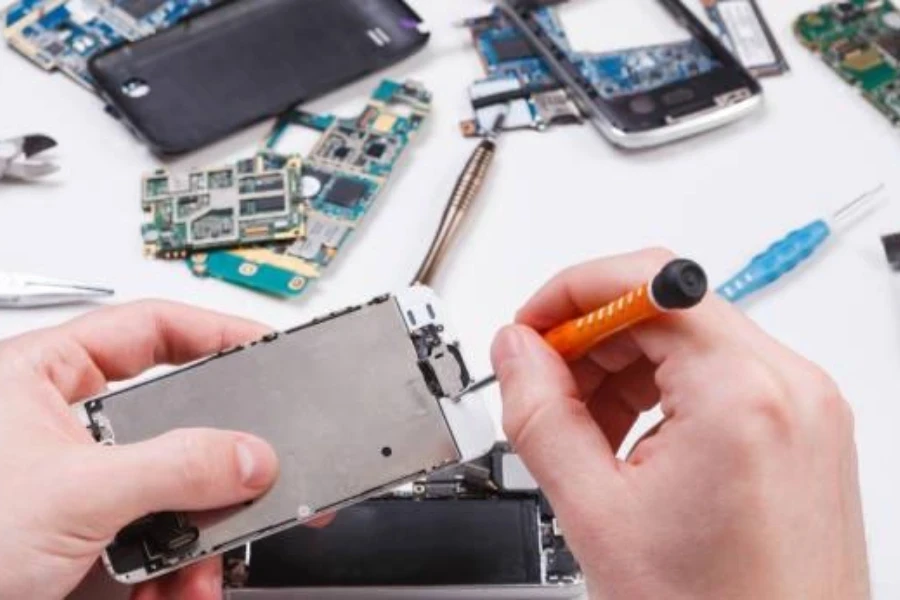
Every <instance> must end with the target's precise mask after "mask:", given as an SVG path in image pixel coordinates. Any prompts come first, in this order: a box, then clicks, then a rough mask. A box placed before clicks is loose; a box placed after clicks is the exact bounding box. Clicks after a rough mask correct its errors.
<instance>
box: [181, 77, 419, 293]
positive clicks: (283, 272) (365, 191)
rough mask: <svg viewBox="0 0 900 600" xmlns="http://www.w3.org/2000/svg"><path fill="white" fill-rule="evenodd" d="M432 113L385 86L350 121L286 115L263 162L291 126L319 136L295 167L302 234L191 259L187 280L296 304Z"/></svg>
mask: <svg viewBox="0 0 900 600" xmlns="http://www.w3.org/2000/svg"><path fill="white" fill-rule="evenodd" d="M430 108H431V93H430V92H428V91H427V90H426V89H425V88H424V87H423V86H421V85H420V84H418V83H415V82H411V81H407V82H405V83H396V82H394V81H390V80H385V81H383V82H382V83H381V84H380V85H379V87H378V88H377V89H376V90H375V92H374V93H373V94H372V97H371V99H370V100H369V102H368V104H367V106H366V107H365V109H364V110H363V111H362V113H361V114H360V115H359V116H358V117H356V118H352V119H344V118H338V117H336V116H333V115H313V114H310V113H306V112H304V111H299V110H295V111H291V112H289V113H287V114H285V115H284V116H282V117H281V118H280V119H279V120H278V122H277V123H276V125H275V127H274V129H273V130H272V134H271V135H270V137H269V138H268V140H267V142H266V150H265V153H264V155H265V154H267V153H271V152H273V151H274V150H275V149H277V147H278V142H279V141H280V140H281V138H282V136H283V134H284V132H285V131H286V130H287V129H288V128H289V127H292V126H300V127H307V128H312V129H315V130H317V131H320V132H321V133H322V135H321V137H320V138H319V140H318V142H317V143H316V144H315V146H314V147H313V149H312V151H311V152H310V154H309V155H308V156H307V157H305V158H304V159H303V160H302V168H301V173H300V179H299V197H300V206H301V210H300V214H301V215H302V219H303V222H302V227H301V232H300V235H299V236H297V237H296V239H293V240H290V241H285V242H280V243H275V244H269V245H264V246H261V247H249V248H241V249H236V250H229V251H218V252H210V253H194V254H192V255H191V256H190V257H189V263H190V266H191V268H192V269H193V271H194V273H195V274H197V275H201V276H212V277H217V278H219V279H223V280H225V281H228V282H230V283H235V284H238V285H242V286H246V287H250V288H253V289H255V290H258V291H262V292H266V293H269V294H274V295H278V296H295V295H298V294H300V293H301V292H302V291H303V290H305V289H306V288H307V287H308V286H309V284H310V283H311V282H312V281H314V280H316V279H318V278H319V277H321V275H322V273H323V271H324V270H325V269H326V268H327V267H328V265H329V264H330V263H331V262H332V260H333V259H334V257H335V256H336V255H337V254H338V252H339V251H340V249H341V248H342V247H343V245H344V244H345V243H346V242H347V240H348V239H349V237H350V235H351V234H352V232H353V231H354V230H356V229H357V228H358V227H359V226H360V224H361V223H362V221H363V218H364V217H365V215H366V213H367V212H368V211H369V210H370V209H371V207H372V205H373V204H374V202H375V200H376V199H377V197H378V196H379V194H380V192H381V191H382V189H383V188H384V186H385V184H386V183H387V180H388V177H389V175H390V174H391V172H392V171H393V169H394V167H395V165H396V164H397V162H398V161H399V160H400V158H401V156H402V155H403V154H404V152H405V150H406V148H407V146H408V145H409V143H410V142H411V141H412V139H413V138H414V137H415V134H416V132H417V131H418V130H419V128H420V127H421V125H422V123H423V122H424V120H425V118H426V116H427V115H428V113H429V111H430Z"/></svg>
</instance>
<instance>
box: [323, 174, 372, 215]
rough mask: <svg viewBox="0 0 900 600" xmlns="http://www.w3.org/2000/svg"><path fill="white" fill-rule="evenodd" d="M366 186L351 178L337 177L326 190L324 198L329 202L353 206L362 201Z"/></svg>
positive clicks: (347, 206)
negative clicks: (326, 194)
mask: <svg viewBox="0 0 900 600" xmlns="http://www.w3.org/2000/svg"><path fill="white" fill-rule="evenodd" d="M367 190H368V187H367V186H366V184H364V183H361V182H359V181H355V180H353V179H338V180H337V181H335V182H334V185H332V186H331V189H330V190H329V191H328V197H327V198H326V200H327V201H328V202H330V203H331V204H336V205H338V206H343V207H344V208H353V207H355V206H357V205H358V204H359V203H360V202H362V200H363V198H364V197H365V195H366V191H367Z"/></svg>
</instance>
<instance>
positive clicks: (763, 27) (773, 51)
mask: <svg viewBox="0 0 900 600" xmlns="http://www.w3.org/2000/svg"><path fill="white" fill-rule="evenodd" d="M701 4H703V7H704V9H705V12H706V15H707V17H708V18H709V20H710V24H711V26H712V28H713V30H714V31H715V32H716V34H717V35H718V36H719V39H720V40H721V41H722V43H723V44H724V45H725V46H726V47H727V48H728V49H729V50H730V51H731V53H732V54H733V55H734V56H735V57H736V58H737V59H738V60H739V61H740V62H741V64H743V65H744V67H746V69H747V70H748V71H750V72H751V73H753V74H754V75H755V76H757V77H768V76H771V75H781V74H782V73H786V72H787V71H788V70H789V69H790V67H789V66H788V63H787V59H785V57H784V53H783V52H782V51H781V47H780V46H779V45H778V40H776V39H775V35H774V34H773V33H772V30H771V29H770V28H769V24H768V23H767V22H766V19H765V17H764V16H763V13H762V10H761V9H760V7H759V4H757V2H756V0H701Z"/></svg>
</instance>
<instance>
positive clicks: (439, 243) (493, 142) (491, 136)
mask: <svg viewBox="0 0 900 600" xmlns="http://www.w3.org/2000/svg"><path fill="white" fill-rule="evenodd" d="M508 112H509V107H508V106H507V107H506V110H504V111H500V112H499V113H498V114H497V117H496V118H495V119H494V125H493V127H492V128H491V130H490V131H489V132H487V134H486V135H485V138H484V139H483V140H482V141H481V143H479V144H478V145H477V146H476V147H475V150H473V151H472V154H471V156H470V157H469V160H468V161H467V162H466V166H465V167H464V168H463V171H462V173H460V175H459V177H458V178H457V180H456V185H455V186H454V187H453V192H452V193H451V194H450V200H449V201H448V202H447V206H446V208H445V209H444V214H443V216H442V217H441V223H440V225H438V230H437V233H435V234H434V239H433V240H432V242H431V247H430V248H429V249H428V254H426V255H425V259H424V260H423V261H422V264H421V265H420V266H419V270H418V271H416V274H415V276H414V277H413V280H412V283H411V284H410V285H415V284H421V285H431V282H432V279H433V278H434V275H435V273H436V272H437V268H438V265H439V264H440V262H441V260H442V259H443V258H444V256H445V255H446V254H447V252H448V251H449V248H450V245H451V243H452V242H453V238H454V237H455V236H456V233H457V231H458V230H459V228H460V226H461V225H462V222H463V220H464V219H465V216H466V213H467V212H468V211H469V208H470V207H471V206H472V204H473V203H474V202H475V199H476V198H477V197H478V194H479V193H480V192H481V188H482V187H484V182H485V180H486V179H487V175H488V170H489V169H490V167H491V164H492V163H493V162H494V156H495V155H496V154H497V136H498V135H499V134H500V130H501V128H502V127H503V123H504V121H505V120H506V115H507V113H508Z"/></svg>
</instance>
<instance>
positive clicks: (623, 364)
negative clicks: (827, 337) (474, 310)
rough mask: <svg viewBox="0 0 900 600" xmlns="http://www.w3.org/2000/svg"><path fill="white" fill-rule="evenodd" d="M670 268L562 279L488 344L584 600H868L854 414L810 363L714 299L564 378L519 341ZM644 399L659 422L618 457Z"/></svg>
mask: <svg viewBox="0 0 900 600" xmlns="http://www.w3.org/2000/svg"><path fill="white" fill-rule="evenodd" d="M670 258H671V254H669V253H667V252H663V251H644V252H639V253H636V254H630V255H626V256H621V257H616V258H610V259H602V260H598V261H595V262H591V263H587V264H584V265H580V266H577V267H573V268H571V269H569V270H567V271H565V272H563V273H562V274H560V275H559V276H557V277H556V278H555V279H553V280H552V281H551V282H550V283H549V284H547V285H546V286H545V287H544V288H543V289H542V290H541V291H539V292H538V293H537V295H536V296H535V297H534V298H532V299H531V300H530V301H529V302H528V303H527V304H526V305H525V307H524V308H523V309H522V310H521V311H520V312H519V314H518V316H517V322H518V325H514V326H511V327H508V328H506V329H505V330H503V331H502V332H501V333H500V334H499V335H498V337H497V340H496V341H495V343H494V348H493V362H494V368H495V370H496V373H497V375H498V377H499V380H500V385H501V390H502V395H503V405H504V428H505V430H506V433H507V435H508V436H509V439H510V441H511V442H512V444H513V446H514V448H515V449H516V451H517V452H518V453H519V454H520V456H521V457H522V459H523V460H524V461H525V463H526V464H527V466H528V467H529V469H530V470H531V472H532V473H533V475H534V477H535V478H536V479H537V481H538V483H539V484H540V485H541V487H542V488H543V490H544V491H545V493H546V494H547V496H548V498H549V500H550V502H551V504H552V505H553V507H554V509H555V511H556V514H557V516H558V518H559V520H560V523H561V525H562V528H563V530H564V532H565V535H566V539H567V540H568V542H569V544H570V546H571V548H572V550H573V551H574V553H575V554H576V556H577V557H578V559H579V561H580V563H581V566H582V568H583V570H584V571H585V574H586V577H587V581H588V588H589V590H590V592H591V595H592V597H595V598H626V599H629V600H632V599H637V598H717V599H718V598H766V599H780V598H791V599H793V598H841V599H845V598H864V597H867V596H868V593H869V587H868V568H867V562H866V547H865V536H864V531H863V524H862V511H861V507H860V495H859V484H858V479H857V466H856V450H855V446H854V442H853V419H852V415H851V412H850V409H849V407H848V406H847V404H846V402H845V401H844V400H843V398H842V397H841V394H840V393H839V391H838V390H837V388H836V387H835V385H834V384H833V383H832V381H831V380H830V379H829V378H828V376H827V375H825V374H824V373H823V372H822V371H821V370H820V369H819V368H817V367H815V366H814V365H812V364H811V363H809V362H808V361H806V360H804V359H803V358H801V357H799V356H797V355H796V354H794V353H793V352H791V351H790V350H788V349H786V348H785V347H783V346H781V345H780V344H779V343H777V342H776V341H775V340H773V339H772V338H770V337H769V336H767V335H766V334H765V333H764V332H763V331H761V330H760V329H759V328H758V327H757V326H756V325H754V324H753V323H752V322H751V321H750V320H749V319H747V318H746V317H744V316H743V315H742V314H741V313H740V312H739V311H738V310H736V309H735V308H733V307H732V306H730V305H728V304H727V303H725V302H724V301H723V300H721V299H719V298H717V297H710V298H708V299H706V300H704V302H703V303H701V304H700V305H699V306H698V307H697V308H695V309H692V310H689V311H686V312H683V313H677V314H676V313H673V314H668V315H664V316H663V317H661V318H659V319H657V320H655V321H652V322H650V323H647V324H644V325H641V326H638V327H635V328H634V329H632V330H630V331H627V332H625V333H622V334H619V335H618V336H616V337H614V338H612V339H611V340H610V341H609V342H607V343H605V344H602V345H601V346H599V347H598V348H596V349H595V350H594V351H593V352H592V353H591V354H590V355H589V356H588V357H587V358H585V359H582V360H581V361H579V362H577V363H575V364H572V365H566V364H565V363H564V362H563V360H562V359H561V358H560V357H559V355H558V354H556V353H555V352H554V350H553V349H552V348H550V347H549V346H548V345H547V344H546V343H545V342H544V341H543V340H542V338H541V337H540V336H539V335H538V334H537V333H536V332H535V331H546V330H547V329H548V328H551V327H553V326H554V325H557V324H559V323H561V322H563V321H565V320H568V319H571V318H574V317H576V316H578V315H580V314H584V313H586V312H588V311H591V310H594V309H596V308H598V307H600V306H602V305H603V304H605V303H606V302H609V301H611V300H613V299H615V298H616V297H617V296H619V295H621V294H623V293H625V292H627V291H629V290H631V289H633V288H635V287H637V286H638V285H640V284H641V283H643V282H645V281H647V280H648V279H649V278H651V277H652V276H653V275H655V274H656V272H658V270H659V269H660V268H661V267H662V266H663V264H665V263H666V262H667V261H668V260H669V259H670ZM657 403H659V405H660V407H661V409H662V412H663V414H664V416H665V421H664V422H663V423H662V425H661V426H660V427H659V428H658V429H656V430H654V431H653V432H652V435H649V436H647V437H645V438H644V439H643V440H641V441H640V442H639V443H638V444H637V446H636V447H635V448H634V449H633V451H632V452H631V455H630V456H629V457H628V459H627V460H624V461H622V460H618V459H617V458H616V452H617V451H618V449H619V446H620V445H621V443H622V441H623V440H624V438H625V436H626V435H627V433H628V432H629V430H630V429H631V428H632V426H633V425H634V423H635V421H636V419H637V417H638V415H639V414H640V413H641V412H644V411H647V410H649V409H651V408H652V407H654V406H655V405H656V404H657Z"/></svg>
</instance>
